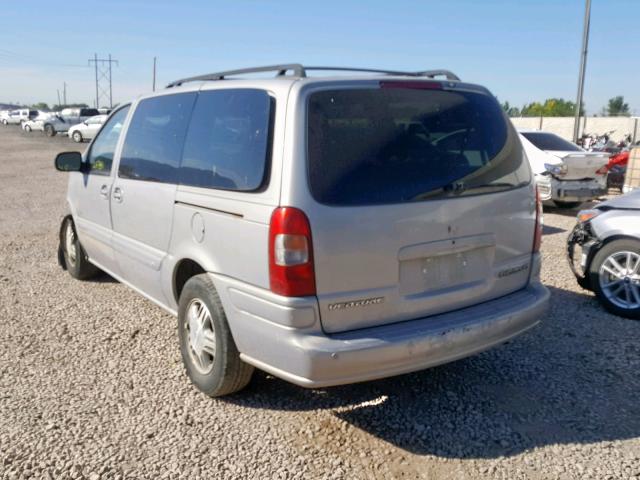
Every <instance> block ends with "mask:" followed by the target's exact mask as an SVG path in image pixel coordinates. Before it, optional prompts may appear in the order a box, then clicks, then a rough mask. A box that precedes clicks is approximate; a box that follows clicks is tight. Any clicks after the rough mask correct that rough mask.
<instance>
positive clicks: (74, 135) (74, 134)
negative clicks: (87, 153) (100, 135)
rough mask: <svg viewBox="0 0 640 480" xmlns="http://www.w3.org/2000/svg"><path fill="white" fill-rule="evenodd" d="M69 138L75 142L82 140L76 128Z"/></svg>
mask: <svg viewBox="0 0 640 480" xmlns="http://www.w3.org/2000/svg"><path fill="white" fill-rule="evenodd" d="M71 138H72V139H73V141H74V142H76V143H82V140H83V138H82V134H81V133H80V132H79V131H77V130H76V131H75V132H73V133H72V134H71Z"/></svg>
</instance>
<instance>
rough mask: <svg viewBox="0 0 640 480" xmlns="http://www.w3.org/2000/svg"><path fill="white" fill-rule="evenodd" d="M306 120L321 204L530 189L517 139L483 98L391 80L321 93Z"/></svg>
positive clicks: (311, 172)
mask: <svg viewBox="0 0 640 480" xmlns="http://www.w3.org/2000/svg"><path fill="white" fill-rule="evenodd" d="M307 118H308V121H307V129H308V133H307V150H308V176H309V186H310V189H311V193H312V195H313V197H314V198H315V199H316V200H317V201H319V202H320V203H324V204H330V205H372V204H390V203H404V202H413V201H421V200H428V199H431V198H438V197H445V196H461V195H470V194H481V193H491V192H496V191H502V190H507V189H510V188H516V187H519V186H523V185H525V184H528V183H529V182H530V171H529V167H528V165H527V162H526V161H525V159H524V157H523V153H522V147H521V146H520V142H519V141H518V138H517V135H516V134H515V133H514V132H513V129H510V128H509V127H508V125H507V121H506V120H505V118H504V115H503V113H502V111H501V110H500V105H499V104H498V103H497V102H496V100H495V99H494V98H493V97H491V96H490V95H487V94H485V93H482V92H473V91H453V90H442V89H433V88H428V85H427V86H425V87H424V88H421V87H420V86H419V84H412V85H409V86H407V85H404V84H402V85H397V86H396V85H395V84H394V82H389V85H385V82H383V83H382V84H381V86H380V88H362V89H348V90H328V91H320V92H316V93H313V94H311V95H310V99H309V102H308V114H307Z"/></svg>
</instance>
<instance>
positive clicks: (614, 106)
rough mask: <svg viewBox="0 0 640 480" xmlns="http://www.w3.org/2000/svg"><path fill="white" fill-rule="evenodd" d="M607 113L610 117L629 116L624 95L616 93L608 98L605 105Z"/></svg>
mask: <svg viewBox="0 0 640 480" xmlns="http://www.w3.org/2000/svg"><path fill="white" fill-rule="evenodd" d="M607 114H608V115H609V116H611V117H628V116H629V104H628V103H624V97H623V96H622V95H618V96H617V97H613V98H610V99H609V104H608V105H607Z"/></svg>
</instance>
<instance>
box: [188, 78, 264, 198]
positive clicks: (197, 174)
mask: <svg viewBox="0 0 640 480" xmlns="http://www.w3.org/2000/svg"><path fill="white" fill-rule="evenodd" d="M271 112H272V99H271V97H270V96H269V95H268V93H267V92H265V91H263V90H255V89H229V90H226V89H225V90H215V91H206V92H201V93H200V95H199V96H198V100H197V102H196V105H195V107H194V110H193V116H192V118H191V123H190V125H189V131H188V133H187V138H186V141H185V145H184V153H183V158H182V165H181V168H180V183H181V184H183V185H191V186H196V187H205V188H217V189H223V190H238V191H254V190H258V189H260V187H261V186H263V182H264V178H265V174H266V172H267V166H268V159H267V157H268V155H269V150H270V118H271Z"/></svg>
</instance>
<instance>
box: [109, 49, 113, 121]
mask: <svg viewBox="0 0 640 480" xmlns="http://www.w3.org/2000/svg"><path fill="white" fill-rule="evenodd" d="M109 108H113V90H112V89H111V54H109Z"/></svg>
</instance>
